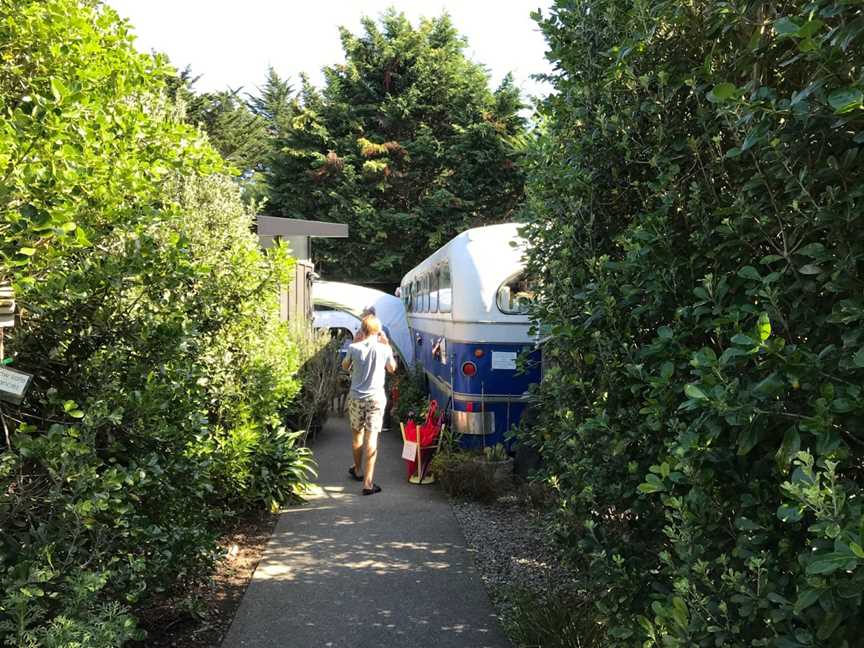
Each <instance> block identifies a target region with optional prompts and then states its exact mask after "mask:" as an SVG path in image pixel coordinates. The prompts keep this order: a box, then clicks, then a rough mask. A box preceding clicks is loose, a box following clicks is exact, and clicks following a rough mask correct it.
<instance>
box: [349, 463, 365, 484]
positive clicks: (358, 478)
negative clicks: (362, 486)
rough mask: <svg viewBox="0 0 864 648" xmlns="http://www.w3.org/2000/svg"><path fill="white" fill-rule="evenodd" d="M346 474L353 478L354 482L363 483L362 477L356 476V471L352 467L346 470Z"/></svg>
mask: <svg viewBox="0 0 864 648" xmlns="http://www.w3.org/2000/svg"><path fill="white" fill-rule="evenodd" d="M348 474H349V475H351V477H353V478H354V480H355V481H363V475H358V474H357V470H356V469H355V468H354V466H351V467H350V468H349V469H348Z"/></svg>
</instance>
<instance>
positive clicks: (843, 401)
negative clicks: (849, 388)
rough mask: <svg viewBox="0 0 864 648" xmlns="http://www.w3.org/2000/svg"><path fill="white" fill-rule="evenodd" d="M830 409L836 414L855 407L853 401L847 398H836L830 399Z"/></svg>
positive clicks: (846, 411) (844, 412)
mask: <svg viewBox="0 0 864 648" xmlns="http://www.w3.org/2000/svg"><path fill="white" fill-rule="evenodd" d="M831 409H832V410H833V411H835V412H837V413H838V414H847V413H849V412H851V411H852V410H854V409H855V403H854V402H853V401H851V400H849V399H848V398H837V399H835V400H833V401H831Z"/></svg>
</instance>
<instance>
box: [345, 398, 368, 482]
mask: <svg viewBox="0 0 864 648" xmlns="http://www.w3.org/2000/svg"><path fill="white" fill-rule="evenodd" d="M363 420H364V417H363V406H362V403H361V402H360V401H357V400H354V399H353V398H349V399H348V424H349V425H350V426H351V452H352V454H353V455H354V473H355V474H356V475H357V476H360V475H361V474H362V473H361V469H362V468H363V428H364V422H363Z"/></svg>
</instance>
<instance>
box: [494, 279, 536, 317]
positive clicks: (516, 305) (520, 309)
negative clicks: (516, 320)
mask: <svg viewBox="0 0 864 648" xmlns="http://www.w3.org/2000/svg"><path fill="white" fill-rule="evenodd" d="M534 290H535V284H534V281H532V280H531V279H530V278H529V277H527V276H526V275H525V273H524V272H520V273H519V274H516V275H513V276H512V277H510V278H509V279H508V280H507V281H505V282H504V283H503V284H501V287H500V288H499V289H498V296H497V302H498V309H499V310H500V311H501V312H502V313H505V314H507V315H525V314H526V313H528V307H529V305H530V304H531V302H533V301H534Z"/></svg>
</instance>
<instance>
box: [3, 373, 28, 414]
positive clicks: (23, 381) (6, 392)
mask: <svg viewBox="0 0 864 648" xmlns="http://www.w3.org/2000/svg"><path fill="white" fill-rule="evenodd" d="M32 379H33V376H32V375H31V374H28V373H24V372H23V371H17V370H15V369H10V368H9V367H0V399H2V400H5V401H8V402H10V403H15V404H16V405H17V404H18V403H20V402H21V401H22V400H24V394H26V393H27V389H28V388H29V387H30V381H31V380H32Z"/></svg>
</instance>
